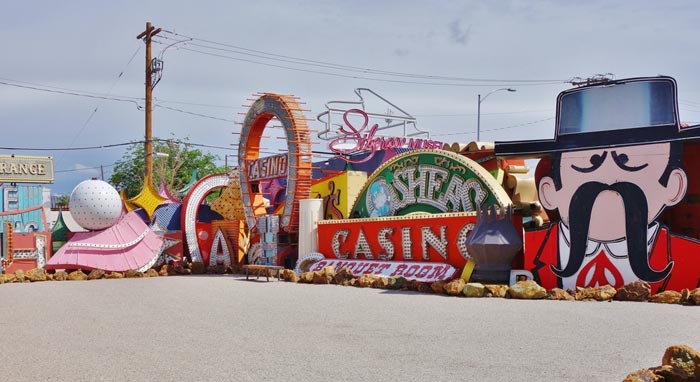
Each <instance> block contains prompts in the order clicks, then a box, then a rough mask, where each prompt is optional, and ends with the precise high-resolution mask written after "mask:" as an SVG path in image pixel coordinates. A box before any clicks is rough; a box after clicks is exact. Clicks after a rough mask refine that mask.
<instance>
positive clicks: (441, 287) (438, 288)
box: [430, 280, 447, 294]
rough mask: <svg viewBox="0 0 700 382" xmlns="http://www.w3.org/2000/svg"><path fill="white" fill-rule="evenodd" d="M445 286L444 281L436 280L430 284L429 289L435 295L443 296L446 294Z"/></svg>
mask: <svg viewBox="0 0 700 382" xmlns="http://www.w3.org/2000/svg"><path fill="white" fill-rule="evenodd" d="M445 284H446V283H445V281H443V280H438V281H436V282H434V283H432V284H430V289H432V290H433V292H435V294H445V293H447V292H445Z"/></svg>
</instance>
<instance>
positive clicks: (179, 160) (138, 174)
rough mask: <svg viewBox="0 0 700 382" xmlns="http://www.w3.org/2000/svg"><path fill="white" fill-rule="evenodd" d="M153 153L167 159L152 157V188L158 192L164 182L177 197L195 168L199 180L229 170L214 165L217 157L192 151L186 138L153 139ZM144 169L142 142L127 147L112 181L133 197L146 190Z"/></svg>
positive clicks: (119, 188)
mask: <svg viewBox="0 0 700 382" xmlns="http://www.w3.org/2000/svg"><path fill="white" fill-rule="evenodd" d="M153 151H154V152H155V153H164V154H167V157H158V156H154V158H153V187H155V189H156V190H157V189H158V187H160V184H161V183H162V182H165V185H166V186H167V188H168V190H169V191H170V192H171V193H173V194H174V193H175V192H176V191H177V190H179V189H181V188H182V187H184V186H185V185H187V183H188V182H189V180H190V176H191V175H192V170H195V169H196V170H198V172H199V176H200V177H203V176H206V175H209V174H215V173H219V174H221V173H226V172H227V171H228V169H227V168H226V167H225V166H217V165H216V164H215V163H214V161H216V160H218V159H219V157H218V156H216V155H213V154H210V153H203V152H202V151H201V150H199V149H194V148H192V147H191V145H190V144H189V143H188V142H187V139H185V140H184V141H182V140H176V139H169V140H162V139H158V138H153ZM144 168H145V159H144V147H143V143H134V144H133V145H131V146H129V147H128V148H127V150H126V152H125V153H124V155H123V156H122V159H121V160H119V161H117V163H116V165H115V166H114V173H113V174H112V176H110V177H109V182H110V183H111V184H112V185H113V186H114V187H116V188H117V190H126V195H127V196H128V197H134V196H136V195H137V194H138V193H139V192H141V190H142V189H143V177H144Z"/></svg>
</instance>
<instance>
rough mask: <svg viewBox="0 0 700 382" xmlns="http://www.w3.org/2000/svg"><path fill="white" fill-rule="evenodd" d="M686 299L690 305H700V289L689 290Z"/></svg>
mask: <svg viewBox="0 0 700 382" xmlns="http://www.w3.org/2000/svg"><path fill="white" fill-rule="evenodd" d="M688 297H689V299H690V301H691V303H693V304H695V305H700V288H696V289H693V290H691V291H690V293H688Z"/></svg>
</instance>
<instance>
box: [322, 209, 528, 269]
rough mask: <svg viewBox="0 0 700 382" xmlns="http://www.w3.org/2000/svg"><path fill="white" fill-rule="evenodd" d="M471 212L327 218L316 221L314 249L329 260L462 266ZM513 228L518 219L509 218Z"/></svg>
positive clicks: (472, 222) (519, 224) (473, 221)
mask: <svg viewBox="0 0 700 382" xmlns="http://www.w3.org/2000/svg"><path fill="white" fill-rule="evenodd" d="M475 224H476V214H475V213H457V214H432V215H413V216H397V217H387V218H375V219H346V220H327V221H321V222H319V224H318V237H319V243H318V251H319V252H321V253H323V254H324V255H325V256H326V257H327V258H330V259H347V260H357V259H363V260H384V261H414V262H434V263H447V264H450V265H452V266H454V267H457V268H462V267H464V264H465V263H466V262H467V260H468V259H469V258H470V256H469V252H468V251H467V238H468V237H469V234H470V233H471V231H472V229H474V225H475ZM513 225H515V227H516V229H518V230H521V229H522V221H520V219H517V218H516V219H513Z"/></svg>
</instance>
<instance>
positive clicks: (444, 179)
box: [318, 150, 522, 275]
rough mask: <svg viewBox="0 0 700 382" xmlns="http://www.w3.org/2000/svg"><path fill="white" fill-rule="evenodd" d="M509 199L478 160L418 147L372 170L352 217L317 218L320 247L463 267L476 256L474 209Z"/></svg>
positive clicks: (368, 257)
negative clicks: (472, 251)
mask: <svg viewBox="0 0 700 382" xmlns="http://www.w3.org/2000/svg"><path fill="white" fill-rule="evenodd" d="M510 204H511V201H510V198H509V197H508V195H507V194H506V192H505V191H504V189H503V187H501V186H500V185H499V184H498V182H497V181H496V179H495V178H494V177H493V176H492V175H491V174H490V173H489V172H488V171H486V170H485V169H484V168H483V167H481V166H479V165H478V164H477V163H476V162H474V161H472V160H471V159H469V158H466V157H463V156H461V155H458V154H455V153H452V152H448V151H441V150H414V151H410V152H408V153H405V154H401V155H398V156H396V157H394V158H392V159H391V160H389V161H388V162H386V163H385V164H383V165H382V166H381V167H380V168H379V169H377V171H375V172H374V173H373V174H372V176H371V177H370V178H369V179H368V180H367V182H366V183H365V186H364V187H363V189H362V192H361V193H360V195H359V197H358V198H357V200H356V201H355V205H354V207H353V210H352V212H351V215H350V216H351V217H352V218H351V219H344V220H325V221H320V222H319V223H318V237H319V238H323V239H322V240H319V243H318V251H319V252H320V253H322V254H323V255H324V256H326V257H327V258H328V259H338V260H343V261H353V260H358V261H360V260H363V261H365V262H367V261H370V262H372V261H380V262H381V261H388V262H391V261H394V262H397V261H398V262H417V263H425V262H429V263H439V264H442V263H446V264H449V265H451V266H453V267H457V268H461V267H463V266H464V264H465V263H466V262H467V260H469V258H470V255H469V252H468V250H467V239H468V237H469V235H470V234H471V232H472V230H473V229H474V227H475V224H476V220H477V218H476V213H475V211H477V210H478V209H479V207H480V206H481V205H489V206H490V205H496V206H499V207H506V206H508V205H510ZM375 218H376V219H375ZM513 224H514V225H515V226H516V229H522V221H521V220H520V219H518V218H514V219H513ZM389 269H393V268H391V267H387V270H389ZM412 269H415V270H416V272H418V271H419V268H412ZM421 269H422V268H421ZM425 269H428V268H425ZM396 270H399V268H396ZM392 272H394V271H392ZM425 272H427V273H426V274H427V275H428V274H432V273H430V271H428V270H426V271H425Z"/></svg>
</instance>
